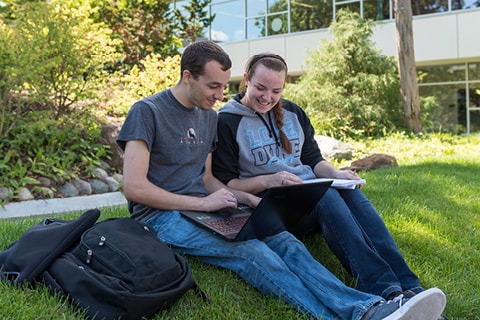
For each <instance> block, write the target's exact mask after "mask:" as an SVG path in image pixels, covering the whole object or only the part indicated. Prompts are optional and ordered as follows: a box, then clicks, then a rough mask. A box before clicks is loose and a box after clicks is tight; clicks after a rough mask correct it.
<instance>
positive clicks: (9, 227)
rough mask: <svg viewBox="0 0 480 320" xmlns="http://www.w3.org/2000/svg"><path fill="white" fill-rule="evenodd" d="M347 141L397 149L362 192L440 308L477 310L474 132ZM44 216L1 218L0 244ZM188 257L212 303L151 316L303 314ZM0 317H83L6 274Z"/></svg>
mask: <svg viewBox="0 0 480 320" xmlns="http://www.w3.org/2000/svg"><path fill="white" fill-rule="evenodd" d="M350 144H351V145H352V146H353V147H354V148H355V149H356V150H358V153H357V155H356V158H361V157H364V156H366V155H370V154H372V153H377V152H385V153H389V154H391V155H393V156H395V157H396V158H397V161H398V163H399V166H398V167H396V168H390V169H383V170H376V171H371V172H366V173H362V177H364V178H366V179H367V185H366V186H365V187H364V189H363V191H364V192H365V194H366V195H367V196H368V197H369V198H370V200H371V201H372V202H373V204H374V205H375V207H376V208H377V209H378V211H379V213H380V214H381V216H382V217H383V219H384V221H385V223H386V224H387V226H388V227H389V229H390V231H391V233H392V235H393V237H394V239H395V240H396V242H397V244H398V246H399V248H400V250H401V251H402V253H403V254H404V255H405V258H406V260H407V261H408V263H409V264H410V266H411V268H412V269H413V270H414V271H415V272H416V273H417V274H418V275H419V276H420V279H421V281H422V285H424V286H425V287H433V286H437V287H439V288H441V289H442V290H443V291H444V292H445V293H446V295H447V299H448V300H447V307H446V311H445V314H446V315H447V316H448V317H449V318H450V319H452V320H454V319H458V320H460V319H462V320H472V319H480V275H479V272H478V268H479V267H480V136H464V137H460V136H449V135H430V136H427V137H415V138H411V137H410V138H409V137H406V136H403V135H396V136H392V137H389V138H387V139H382V140H369V141H362V142H350ZM338 165H343V164H338ZM79 214H80V213H72V214H61V215H58V216H57V217H60V218H67V219H70V218H74V217H77V216H78V215H79ZM115 216H128V212H127V210H126V208H125V207H120V208H110V209H103V210H102V217H101V219H104V218H108V217H115ZM42 219H43V217H32V218H22V219H14V220H0V249H1V250H3V249H4V248H5V247H6V246H7V245H8V244H10V243H12V242H13V241H15V240H16V239H18V237H20V235H21V234H22V233H23V232H24V231H25V230H26V229H27V228H28V227H30V226H32V225H34V224H36V223H38V222H40V221H41V220H42ZM304 240H305V242H306V244H307V246H308V247H309V248H310V250H311V252H312V254H313V255H314V256H315V257H316V258H317V259H318V260H319V261H321V262H322V263H323V264H324V265H326V266H327V267H328V268H329V269H330V270H332V271H333V272H334V273H335V274H336V275H337V276H338V277H339V278H340V279H341V280H342V281H344V282H345V283H347V284H349V285H354V282H353V280H352V279H351V278H350V277H349V275H348V274H347V273H346V272H345V271H344V270H343V269H342V267H341V266H340V264H339V262H338V261H337V259H336V258H335V257H334V256H333V255H332V254H331V252H330V251H329V249H328V247H327V246H326V244H325V241H324V240H323V238H322V237H321V236H320V235H314V236H310V237H308V238H306V239H304ZM187 260H188V262H189V263H190V266H191V268H192V272H193V274H194V277H195V279H196V280H197V282H198V284H199V285H200V286H201V288H202V289H203V290H204V291H206V292H207V293H208V295H209V296H210V297H211V299H212V301H213V303H212V304H211V305H208V304H206V303H203V302H202V301H201V299H200V298H199V297H197V296H196V295H195V294H194V293H193V292H189V293H187V295H186V296H185V297H184V298H183V299H181V300H180V301H179V302H178V303H176V304H175V305H174V306H173V307H172V308H170V309H169V310H167V311H166V312H163V313H162V314H159V315H158V316H157V317H156V318H155V319H157V320H158V319H232V320H233V319H235V320H236V319H275V318H279V319H306V318H305V317H304V316H303V315H301V314H300V313H298V312H296V311H295V310H294V309H293V308H291V307H290V306H288V305H286V304H284V303H283V302H282V301H279V300H277V299H273V298H269V297H264V296H262V295H261V294H259V293H258V292H256V291H255V289H253V288H252V287H251V286H250V285H248V284H246V283H245V282H244V281H243V280H242V279H240V278H239V277H238V276H236V275H235V274H233V273H232V272H230V271H228V270H224V269H219V268H216V267H212V266H209V265H206V264H203V263H200V262H198V261H196V260H195V259H194V258H192V257H187ZM0 318H1V319H83V318H82V317H81V315H78V314H76V313H75V311H74V310H73V309H72V308H71V307H70V306H69V305H68V304H67V303H65V302H62V301H61V300H59V299H58V298H57V297H55V296H53V295H52V294H50V293H49V292H48V291H47V290H46V289H44V288H41V287H37V288H14V287H12V286H11V285H9V284H6V283H0Z"/></svg>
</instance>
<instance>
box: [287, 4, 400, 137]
mask: <svg viewBox="0 0 480 320" xmlns="http://www.w3.org/2000/svg"><path fill="white" fill-rule="evenodd" d="M337 18H338V21H337V22H335V23H333V24H332V26H331V27H330V31H331V32H333V40H332V41H327V40H324V41H322V42H321V43H320V45H319V46H318V49H316V50H313V51H311V52H310V53H309V56H308V58H307V61H306V65H305V66H304V69H305V73H303V74H302V76H301V77H300V79H299V80H298V81H297V82H295V83H293V84H288V85H287V86H286V88H285V91H284V96H285V97H286V98H290V99H292V100H293V101H295V102H297V103H298V104H299V105H300V106H302V107H303V108H304V109H305V111H306V112H307V113H308V114H309V116H310V118H311V120H312V122H313V124H314V127H315V129H317V131H318V132H317V133H319V134H326V135H329V136H332V137H336V138H345V137H351V138H360V137H365V136H382V135H384V134H385V133H387V132H388V131H393V130H394V129H396V127H397V126H398V125H401V121H402V115H401V112H400V108H401V101H400V96H399V81H398V71H397V67H396V62H395V59H394V58H393V57H388V56H385V55H382V54H381V53H380V50H379V49H377V48H375V47H374V44H373V42H372V40H371V35H372V26H373V21H372V20H364V19H362V18H360V15H359V14H358V13H352V12H350V11H346V10H340V11H338V16H337Z"/></svg>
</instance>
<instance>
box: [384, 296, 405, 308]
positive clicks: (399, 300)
mask: <svg viewBox="0 0 480 320" xmlns="http://www.w3.org/2000/svg"><path fill="white" fill-rule="evenodd" d="M403 301H404V296H403V293H401V294H399V295H398V296H396V297H395V298H393V299H392V300H388V301H387V304H389V303H398V306H399V307H400V308H401V307H402V306H403Z"/></svg>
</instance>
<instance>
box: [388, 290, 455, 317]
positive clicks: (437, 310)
mask: <svg viewBox="0 0 480 320" xmlns="http://www.w3.org/2000/svg"><path fill="white" fill-rule="evenodd" d="M446 303H447V298H446V297H445V294H444V293H443V292H442V290H440V289H438V288H431V289H428V290H425V291H422V292H420V293H418V294H416V295H415V296H413V298H411V299H409V300H408V301H407V303H405V304H404V305H403V306H401V307H400V308H399V309H398V310H397V311H395V312H394V313H392V314H390V315H389V316H388V317H386V318H384V319H383V320H437V319H438V318H439V317H440V315H441V314H442V312H443V309H444V308H445V304H446Z"/></svg>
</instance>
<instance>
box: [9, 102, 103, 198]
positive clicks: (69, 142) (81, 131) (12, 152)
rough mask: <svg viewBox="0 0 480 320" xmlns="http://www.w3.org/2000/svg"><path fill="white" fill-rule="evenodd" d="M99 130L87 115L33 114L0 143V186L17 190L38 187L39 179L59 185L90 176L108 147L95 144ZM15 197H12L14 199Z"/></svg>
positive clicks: (48, 112)
mask: <svg viewBox="0 0 480 320" xmlns="http://www.w3.org/2000/svg"><path fill="white" fill-rule="evenodd" d="M100 133H101V128H100V126H99V125H98V123H97V122H96V120H94V119H91V118H88V117H86V116H79V115H72V116H62V117H60V118H58V119H55V118H54V117H52V113H51V111H34V112H31V113H29V114H28V115H27V116H26V117H25V118H22V119H19V121H18V124H17V126H15V128H14V129H13V130H12V131H11V132H10V133H9V134H8V135H7V137H6V138H5V139H3V140H1V141H0V153H1V154H3V155H5V156H4V157H3V159H0V169H1V171H2V175H0V187H7V188H9V189H11V190H18V188H20V187H26V186H30V185H37V184H39V182H38V178H39V177H46V178H49V179H50V180H51V181H52V182H53V183H54V184H61V183H64V182H66V181H70V180H73V179H75V178H80V177H83V178H85V176H84V175H90V176H91V173H92V172H93V169H94V168H95V166H99V165H100V159H101V158H106V157H108V156H109V150H108V147H106V146H103V145H100V144H98V143H97V142H96V138H97V137H98V136H99V135H100ZM15 196H16V194H15V193H14V194H13V197H15Z"/></svg>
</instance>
